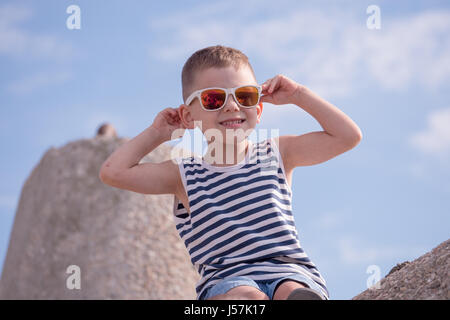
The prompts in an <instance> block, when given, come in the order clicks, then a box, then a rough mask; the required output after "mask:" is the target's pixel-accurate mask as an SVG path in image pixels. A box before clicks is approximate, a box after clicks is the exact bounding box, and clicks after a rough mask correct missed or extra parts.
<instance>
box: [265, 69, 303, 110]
mask: <svg viewBox="0 0 450 320" xmlns="http://www.w3.org/2000/svg"><path fill="white" fill-rule="evenodd" d="M300 88H301V85H299V84H298V83H297V82H295V81H293V80H291V79H289V78H288V77H286V76H284V75H282V74H279V75H276V76H275V77H273V78H272V79H269V80H267V81H266V82H264V83H263V84H262V93H263V94H264V95H263V96H262V97H261V102H269V103H272V104H289V103H295V99H296V97H297V94H298V93H299V91H300Z"/></svg>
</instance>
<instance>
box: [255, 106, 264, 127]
mask: <svg viewBox="0 0 450 320" xmlns="http://www.w3.org/2000/svg"><path fill="white" fill-rule="evenodd" d="M262 111H263V103H262V102H260V103H259V104H258V105H257V106H256V116H257V123H259V122H260V121H261V115H262Z"/></svg>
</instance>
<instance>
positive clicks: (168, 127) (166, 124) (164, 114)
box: [151, 108, 186, 141]
mask: <svg viewBox="0 0 450 320" xmlns="http://www.w3.org/2000/svg"><path fill="white" fill-rule="evenodd" d="M151 127H153V128H154V129H156V130H157V131H158V133H159V134H160V135H161V138H162V139H164V140H165V141H168V140H172V139H178V138H181V137H182V136H183V134H184V130H185V129H186V127H185V126H184V125H183V123H182V122H181V119H180V116H179V113H178V108H166V109H164V110H162V111H161V112H159V113H158V115H157V116H156V117H155V120H153V124H152V125H151ZM177 129H182V130H177ZM175 130H177V132H176V134H173V133H174V131H175Z"/></svg>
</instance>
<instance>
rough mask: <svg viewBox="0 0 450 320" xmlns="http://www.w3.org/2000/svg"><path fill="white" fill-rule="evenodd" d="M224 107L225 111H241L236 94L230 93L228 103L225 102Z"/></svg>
mask: <svg viewBox="0 0 450 320" xmlns="http://www.w3.org/2000/svg"><path fill="white" fill-rule="evenodd" d="M223 109H224V110H223V111H224V112H228V111H231V112H233V111H239V106H238V104H237V102H236V100H234V96H233V95H232V94H231V93H230V94H229V95H228V99H227V103H226V104H225V107H223Z"/></svg>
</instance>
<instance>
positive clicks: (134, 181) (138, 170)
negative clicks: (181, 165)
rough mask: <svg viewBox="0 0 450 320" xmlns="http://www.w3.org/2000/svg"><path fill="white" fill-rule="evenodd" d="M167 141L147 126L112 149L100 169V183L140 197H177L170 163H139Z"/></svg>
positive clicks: (176, 177)
mask: <svg viewBox="0 0 450 320" xmlns="http://www.w3.org/2000/svg"><path fill="white" fill-rule="evenodd" d="M166 140H167V139H166V138H165V137H163V135H161V134H160V133H159V130H157V129H155V128H154V127H152V126H150V127H148V128H147V129H145V130H144V131H143V132H141V133H140V134H139V135H138V136H136V137H134V138H133V139H131V140H130V141H128V142H126V143H125V144H123V145H121V146H120V147H119V148H118V149H117V150H115V151H114V152H113V153H112V154H111V155H110V156H109V157H108V159H106V161H105V162H104V163H103V165H102V167H101V169H100V174H99V177H100V180H101V181H102V182H103V183H105V184H107V185H110V186H112V187H116V188H120V189H125V190H130V191H134V192H138V193H143V194H177V192H178V180H179V173H178V169H177V165H176V164H175V163H174V162H173V160H167V161H164V162H161V163H143V164H138V163H139V161H140V160H141V159H142V158H143V157H144V156H145V155H147V154H148V153H150V152H151V151H153V150H154V149H155V148H156V147H158V146H159V145H160V144H161V143H163V142H164V141H166Z"/></svg>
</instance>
